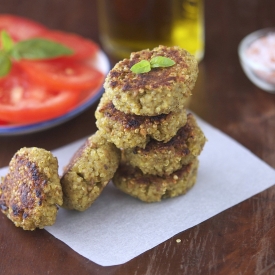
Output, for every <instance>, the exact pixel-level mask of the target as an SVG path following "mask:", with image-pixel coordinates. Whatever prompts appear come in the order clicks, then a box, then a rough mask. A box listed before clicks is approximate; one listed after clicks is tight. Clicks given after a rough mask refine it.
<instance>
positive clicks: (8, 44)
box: [1, 30, 13, 52]
mask: <svg viewBox="0 0 275 275" xmlns="http://www.w3.org/2000/svg"><path fill="white" fill-rule="evenodd" d="M1 43H2V49H3V50H4V51H6V52H8V51H9V50H11V48H12V47H13V41H12V39H11V37H10V35H9V34H8V33H7V32H6V31H5V30H3V31H2V32H1Z"/></svg>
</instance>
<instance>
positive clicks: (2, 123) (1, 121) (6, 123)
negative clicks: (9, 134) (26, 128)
mask: <svg viewBox="0 0 275 275" xmlns="http://www.w3.org/2000/svg"><path fill="white" fill-rule="evenodd" d="M8 124H9V123H8V122H7V121H4V120H1V119H0V126H3V125H8Z"/></svg>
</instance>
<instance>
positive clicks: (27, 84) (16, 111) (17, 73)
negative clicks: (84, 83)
mask: <svg viewBox="0 0 275 275" xmlns="http://www.w3.org/2000/svg"><path fill="white" fill-rule="evenodd" d="M78 96H79V94H78V93H72V92H71V91H66V90H62V91H56V90H49V89H47V88H45V87H43V86H40V85H37V84H33V83H32V82H31V81H30V80H29V79H28V76H27V75H25V73H24V72H23V71H22V70H21V69H20V68H18V67H17V66H16V65H14V66H13V69H12V71H11V73H10V74H9V75H8V76H6V77H4V78H1V79H0V119H1V120H4V121H9V122H13V123H22V122H23V123H33V122H40V121H44V120H48V119H52V118H55V117H57V116H60V115H63V114H65V113H66V112H68V111H69V110H70V109H71V108H72V107H73V106H75V105H76V103H77V100H78Z"/></svg>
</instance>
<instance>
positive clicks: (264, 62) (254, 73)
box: [238, 28, 275, 93]
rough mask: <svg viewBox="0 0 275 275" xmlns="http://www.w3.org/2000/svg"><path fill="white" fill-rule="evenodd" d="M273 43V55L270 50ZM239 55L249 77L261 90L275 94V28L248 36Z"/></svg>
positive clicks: (242, 43) (241, 45) (239, 49)
mask: <svg viewBox="0 0 275 275" xmlns="http://www.w3.org/2000/svg"><path fill="white" fill-rule="evenodd" d="M271 42H272V43H273V42H274V45H273V44H272V45H273V54H272V53H271V52H270V51H269V49H270V48H268V47H270V43H271ZM256 45H257V46H258V48H257V50H255V47H256ZM252 47H253V49H254V50H252ZM238 53H239V57H240V62H241V65H242V68H243V70H244V72H245V73H246V75H247V77H248V78H249V79H250V80H251V81H252V82H253V83H254V84H255V85H256V86H258V87H259V88H261V89H263V90H265V91H267V92H270V93H275V28H267V29H262V30H258V31H255V32H253V33H251V34H249V35H247V36H246V37H245V38H244V39H243V40H242V41H241V43H240V45H239V48H238ZM252 54H253V55H252ZM272 56H273V59H274V60H273V61H272V60H271V58H272Z"/></svg>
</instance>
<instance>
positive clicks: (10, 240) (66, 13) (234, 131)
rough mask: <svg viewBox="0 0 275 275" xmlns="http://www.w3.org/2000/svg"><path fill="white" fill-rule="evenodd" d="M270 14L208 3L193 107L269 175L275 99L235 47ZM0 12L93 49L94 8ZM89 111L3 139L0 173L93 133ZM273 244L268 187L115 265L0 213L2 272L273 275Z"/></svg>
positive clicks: (274, 217) (235, 1)
mask: <svg viewBox="0 0 275 275" xmlns="http://www.w3.org/2000/svg"><path fill="white" fill-rule="evenodd" d="M274 11H275V1H274V0H250V1H247V0H222V1H220V0H206V1H205V25H206V54H205V58H204V60H203V61H202V62H201V63H200V75H199V79H198V82H197V84H196V88H195V91H194V93H193V98H192V101H191V105H190V108H191V109H192V110H194V111H195V112H196V113H197V114H198V115H199V116H201V117H202V118H203V119H204V120H206V121H207V122H209V123H211V124H212V125H214V126H215V127H217V128H219V129H221V130H222V131H223V132H225V133H227V134H228V135H230V136H231V137H233V138H234V139H236V140H237V141H238V142H240V143H241V144H243V145H244V146H245V147H247V148H248V149H250V150H251V151H252V152H253V153H254V154H256V155H257V156H258V157H259V158H261V159H263V160H264V161H265V162H267V163H268V164H269V165H271V166H272V167H275V150H274V148H275V138H274V136H275V95H272V94H268V93H265V92H263V91H261V90H260V89H259V88H257V87H255V86H254V85H253V84H252V83H251V82H250V81H249V80H248V79H247V78H246V76H245V75H244V73H243V71H242V69H241V67H240V64H239V60H238V54H237V47H238V44H239V42H240V41H241V39H242V38H243V37H244V36H245V35H247V34H248V33H250V32H252V31H255V30H257V29H261V28H264V27H270V26H274V25H275V16H274ZM0 12H1V13H13V14H18V15H22V16H26V17H29V18H32V19H35V20H37V21H39V22H41V23H43V24H45V25H47V26H48V27H51V28H57V29H61V30H66V31H72V32H76V33H79V34H81V35H83V36H86V37H89V38H92V39H94V40H95V41H97V42H99V36H98V25H97V12H96V1H94V0H79V1H65V0H28V1H20V0H9V1H1V2H0ZM113 64H114V63H113ZM95 106H96V105H94V106H93V107H91V108H90V109H89V110H87V111H85V112H84V113H83V114H81V115H80V116H78V117H77V118H75V119H73V120H71V121H69V122H67V123H65V124H63V125H60V126H58V127H55V128H53V129H49V130H46V131H43V132H40V133H34V134H29V135H25V136H16V137H0V167H2V166H6V165H7V164H8V162H9V160H10V158H11V157H12V155H13V154H14V152H15V151H16V150H17V149H19V148H21V147H23V146H39V147H43V148H46V149H49V150H52V149H54V148H57V147H59V146H62V145H64V144H67V143H69V142H72V141H74V140H76V139H78V138H80V137H84V136H86V135H89V134H91V133H93V132H94V131H95V129H96V127H95V119H94V111H95ZM213 169H216V168H215V167H214V168H213ZM251 173H257V171H251ZM244 180H245V179H244ZM274 183H275V179H274ZM178 238H179V239H181V242H180V243H177V242H176V239H178ZM274 240H275V187H271V188H269V189H268V190H266V191H264V192H262V193H260V194H257V195H255V196H253V197H252V198H250V199H248V200H246V201H244V202H242V203H240V204H238V205H236V206H234V207H232V208H230V209H228V210H226V211H224V212H222V213H220V214H218V215H216V216H215V217H213V218H211V219H209V220H207V221H205V222H203V223H201V224H199V225H197V226H195V227H193V228H191V229H189V230H186V231H184V232H182V233H180V234H178V235H177V236H175V237H173V238H171V239H169V240H168V241H166V242H164V243H162V244H160V245H158V246H157V247H155V248H153V249H151V250H149V251H147V252H145V253H143V254H142V255H140V256H138V257H137V258H135V259H133V260H131V261H129V262H128V263H126V264H123V265H119V266H113V267H101V266H98V265H96V264H95V263H93V262H91V261H89V260H87V259H85V258H84V257H82V256H80V255H78V254H77V253H75V252H74V251H73V250H72V249H70V248H69V247H68V246H67V245H65V244H64V243H62V242H61V241H59V240H57V239H55V238H54V237H53V236H52V235H50V234H49V233H48V232H46V231H44V230H37V231H35V232H26V231H23V230H21V229H20V228H16V227H15V226H14V225H13V224H12V223H11V222H10V221H9V220H8V219H7V218H6V217H5V216H4V215H2V214H0V274H10V275H13V274H112V275H118V274H127V275H128V274H135V275H140V274H147V275H159V274H175V275H177V274H225V275H228V274H249V275H250V274H275V241H274Z"/></svg>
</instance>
